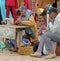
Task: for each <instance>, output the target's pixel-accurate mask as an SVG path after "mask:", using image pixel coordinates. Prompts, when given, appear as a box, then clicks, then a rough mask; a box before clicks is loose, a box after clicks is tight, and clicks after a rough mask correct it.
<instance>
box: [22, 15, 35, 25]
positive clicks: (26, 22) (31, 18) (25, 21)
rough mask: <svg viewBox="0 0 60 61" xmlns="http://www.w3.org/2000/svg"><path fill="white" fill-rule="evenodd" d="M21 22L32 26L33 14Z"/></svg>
mask: <svg viewBox="0 0 60 61" xmlns="http://www.w3.org/2000/svg"><path fill="white" fill-rule="evenodd" d="M21 23H22V24H24V25H27V26H34V24H35V20H34V17H33V15H31V16H30V17H29V20H24V21H21Z"/></svg>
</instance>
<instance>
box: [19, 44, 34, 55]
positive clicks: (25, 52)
mask: <svg viewBox="0 0 60 61" xmlns="http://www.w3.org/2000/svg"><path fill="white" fill-rule="evenodd" d="M18 53H19V54H21V55H30V54H32V53H33V47H32V46H30V45H28V46H25V45H23V44H20V48H19V49H18Z"/></svg>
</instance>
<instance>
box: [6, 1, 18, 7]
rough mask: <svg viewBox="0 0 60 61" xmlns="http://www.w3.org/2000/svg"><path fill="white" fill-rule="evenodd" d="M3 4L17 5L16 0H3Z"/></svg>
mask: <svg viewBox="0 0 60 61" xmlns="http://www.w3.org/2000/svg"><path fill="white" fill-rule="evenodd" d="M5 5H6V6H13V7H16V8H17V7H18V3H17V0H5Z"/></svg>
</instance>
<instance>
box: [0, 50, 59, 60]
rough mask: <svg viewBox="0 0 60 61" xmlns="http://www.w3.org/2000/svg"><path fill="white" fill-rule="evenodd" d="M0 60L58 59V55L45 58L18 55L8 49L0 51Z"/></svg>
mask: <svg viewBox="0 0 60 61" xmlns="http://www.w3.org/2000/svg"><path fill="white" fill-rule="evenodd" d="M0 61H60V57H56V58H55V59H51V60H46V59H44V58H36V57H30V56H25V55H24V56H23V55H18V54H17V53H13V52H10V51H3V52H2V51H0Z"/></svg>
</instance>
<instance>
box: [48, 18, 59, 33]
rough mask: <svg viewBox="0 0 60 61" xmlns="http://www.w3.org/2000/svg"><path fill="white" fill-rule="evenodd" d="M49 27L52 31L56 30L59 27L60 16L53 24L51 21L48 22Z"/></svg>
mask: <svg viewBox="0 0 60 61" xmlns="http://www.w3.org/2000/svg"><path fill="white" fill-rule="evenodd" d="M49 28H50V30H51V31H52V32H57V31H58V29H59V28H60V18H58V19H57V20H56V21H55V23H54V24H52V23H51V22H50V23H49Z"/></svg>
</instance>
